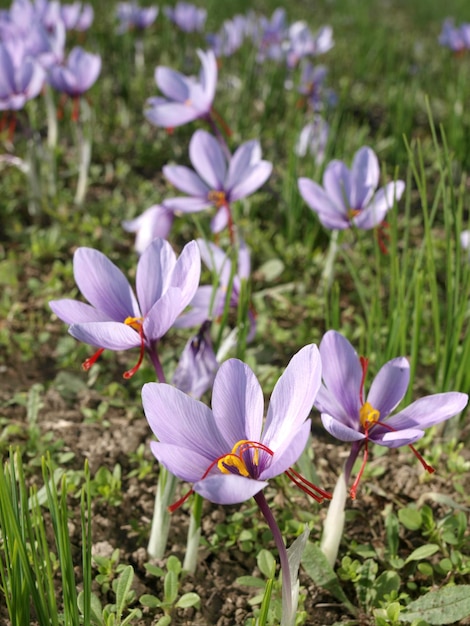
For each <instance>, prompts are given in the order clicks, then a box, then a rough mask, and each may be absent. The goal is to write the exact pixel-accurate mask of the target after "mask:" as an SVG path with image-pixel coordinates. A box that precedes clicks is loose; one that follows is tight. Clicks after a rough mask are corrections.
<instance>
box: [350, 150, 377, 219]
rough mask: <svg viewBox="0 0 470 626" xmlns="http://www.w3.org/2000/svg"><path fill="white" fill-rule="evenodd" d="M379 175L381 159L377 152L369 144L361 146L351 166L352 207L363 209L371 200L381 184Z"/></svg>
mask: <svg viewBox="0 0 470 626" xmlns="http://www.w3.org/2000/svg"><path fill="white" fill-rule="evenodd" d="M379 176H380V169H379V161H378V159H377V156H376V154H375V152H374V151H373V150H372V149H371V148H369V147H368V146H364V147H362V148H360V149H359V150H358V151H357V152H356V154H355V155H354V159H353V163H352V167H351V189H350V195H349V199H350V203H351V208H352V209H361V208H363V207H364V206H365V205H366V204H367V203H368V202H369V200H370V199H371V197H372V195H373V193H374V191H375V190H376V189H377V185H378V184H379Z"/></svg>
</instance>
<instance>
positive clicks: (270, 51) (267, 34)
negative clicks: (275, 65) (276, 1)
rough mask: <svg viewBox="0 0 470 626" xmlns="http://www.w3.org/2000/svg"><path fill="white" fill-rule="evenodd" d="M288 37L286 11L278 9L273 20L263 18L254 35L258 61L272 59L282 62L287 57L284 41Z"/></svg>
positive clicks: (272, 17) (273, 15)
mask: <svg viewBox="0 0 470 626" xmlns="http://www.w3.org/2000/svg"><path fill="white" fill-rule="evenodd" d="M286 36H287V19H286V11H285V9H283V8H280V7H279V8H277V9H275V11H274V12H273V14H272V16H271V19H268V18H267V17H264V16H261V17H260V19H259V22H258V29H257V32H256V33H255V34H254V40H255V43H256V44H257V45H258V54H257V57H256V58H257V61H260V62H262V61H264V60H265V59H272V60H275V61H280V60H281V59H283V58H284V56H285V50H284V45H283V44H284V40H285V39H286Z"/></svg>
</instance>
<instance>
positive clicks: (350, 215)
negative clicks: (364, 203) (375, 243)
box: [348, 209, 361, 220]
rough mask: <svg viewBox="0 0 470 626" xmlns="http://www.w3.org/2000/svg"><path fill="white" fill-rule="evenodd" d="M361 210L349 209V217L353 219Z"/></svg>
mask: <svg viewBox="0 0 470 626" xmlns="http://www.w3.org/2000/svg"><path fill="white" fill-rule="evenodd" d="M360 212H361V211H360V209H349V210H348V218H349V219H350V220H352V219H353V218H354V217H357V216H358V215H359V213H360Z"/></svg>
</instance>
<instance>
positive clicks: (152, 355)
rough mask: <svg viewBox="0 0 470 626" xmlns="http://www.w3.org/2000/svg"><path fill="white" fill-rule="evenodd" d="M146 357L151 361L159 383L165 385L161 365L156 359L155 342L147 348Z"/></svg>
mask: <svg viewBox="0 0 470 626" xmlns="http://www.w3.org/2000/svg"><path fill="white" fill-rule="evenodd" d="M147 352H148V355H149V357H150V360H151V361H152V365H153V367H154V368H155V374H156V375H157V380H158V382H159V383H166V378H165V374H164V373H163V368H162V364H161V363H160V359H159V357H158V351H157V342H156V341H155V342H154V343H153V344H152V345H151V346H149V347H148V348H147Z"/></svg>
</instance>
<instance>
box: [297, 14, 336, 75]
mask: <svg viewBox="0 0 470 626" xmlns="http://www.w3.org/2000/svg"><path fill="white" fill-rule="evenodd" d="M286 45H287V65H288V66H289V67H290V68H292V67H295V66H296V65H297V64H298V62H299V61H300V59H302V58H304V57H306V56H316V55H319V54H324V53H325V52H328V50H331V48H332V47H333V46H334V41H333V29H332V28H331V26H323V27H322V28H320V29H319V30H318V32H316V33H315V35H313V34H312V32H311V31H310V28H309V27H308V26H307V24H306V23H305V22H294V23H293V24H291V25H290V27H289V30H288V33H287V44H286Z"/></svg>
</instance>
